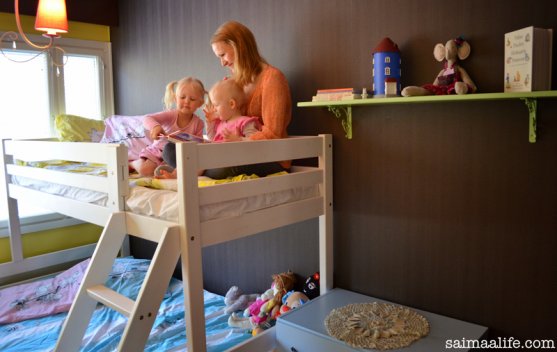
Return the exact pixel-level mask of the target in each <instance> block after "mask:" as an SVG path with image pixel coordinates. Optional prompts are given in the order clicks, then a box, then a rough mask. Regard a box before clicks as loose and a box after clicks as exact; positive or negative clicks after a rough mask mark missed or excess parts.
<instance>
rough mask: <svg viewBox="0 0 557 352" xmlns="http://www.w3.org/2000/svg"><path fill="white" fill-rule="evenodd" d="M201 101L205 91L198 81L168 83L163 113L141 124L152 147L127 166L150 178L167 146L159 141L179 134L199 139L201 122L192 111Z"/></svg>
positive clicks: (185, 79)
mask: <svg viewBox="0 0 557 352" xmlns="http://www.w3.org/2000/svg"><path fill="white" fill-rule="evenodd" d="M204 98H205V88H204V87H203V83H201V81H200V80H198V79H195V78H192V77H185V78H182V79H181V80H179V81H172V82H170V83H169V84H168V85H167V86H166V91H165V95H164V103H165V107H166V109H167V110H165V111H163V112H159V113H156V114H152V115H147V116H146V117H145V120H144V121H143V126H144V127H145V129H146V130H148V131H149V136H150V138H151V140H152V141H153V143H152V144H151V145H149V146H147V147H146V148H145V149H143V150H142V151H141V153H140V154H139V156H140V158H139V159H137V160H134V161H132V162H130V166H131V167H132V168H133V169H135V170H136V171H137V172H138V173H139V174H140V175H141V176H153V174H154V171H155V168H156V167H157V166H159V165H161V164H162V150H163V148H164V146H165V145H166V144H167V143H168V141H167V140H166V139H165V138H161V137H163V136H165V135H168V134H169V133H172V132H176V131H179V130H180V131H184V132H187V133H189V134H193V135H196V136H202V135H203V121H202V120H201V119H200V118H199V117H198V116H197V115H195V111H196V110H197V109H199V108H200V107H201V106H202V105H203V103H204Z"/></svg>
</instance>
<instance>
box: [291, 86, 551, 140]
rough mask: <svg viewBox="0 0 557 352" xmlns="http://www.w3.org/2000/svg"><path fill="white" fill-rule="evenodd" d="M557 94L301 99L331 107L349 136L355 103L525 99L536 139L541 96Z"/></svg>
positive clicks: (304, 104) (530, 132) (310, 104)
mask: <svg viewBox="0 0 557 352" xmlns="http://www.w3.org/2000/svg"><path fill="white" fill-rule="evenodd" d="M544 98H557V91H552V90H551V91H538V92H524V93H474V94H465V95H428V96H422V97H392V98H369V99H354V100H342V101H308V102H299V103H298V107H327V109H328V110H329V111H330V112H332V113H333V114H334V115H335V116H336V117H337V118H338V119H340V120H341V123H342V128H343V129H344V132H345V133H346V138H348V139H352V107H353V106H362V105H387V104H412V103H414V104H416V103H448V102H463V101H482V100H486V101H488V100H515V99H520V100H522V101H524V103H525V104H526V107H527V108H528V118H529V125H528V126H529V130H528V140H529V141H530V143H535V142H536V129H537V126H536V109H537V103H538V99H544Z"/></svg>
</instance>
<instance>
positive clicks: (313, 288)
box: [302, 273, 319, 299]
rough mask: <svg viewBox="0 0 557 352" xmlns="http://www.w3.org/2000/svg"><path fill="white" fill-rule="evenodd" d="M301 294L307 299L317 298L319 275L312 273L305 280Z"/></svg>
mask: <svg viewBox="0 0 557 352" xmlns="http://www.w3.org/2000/svg"><path fill="white" fill-rule="evenodd" d="M302 292H304V293H305V294H306V296H308V297H309V299H314V298H315V297H317V296H319V273H314V274H313V275H311V276H308V277H307V278H306V282H305V283H304V287H303V288H302Z"/></svg>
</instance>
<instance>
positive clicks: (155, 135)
mask: <svg viewBox="0 0 557 352" xmlns="http://www.w3.org/2000/svg"><path fill="white" fill-rule="evenodd" d="M161 134H162V135H164V130H163V129H162V127H161V126H160V125H157V126H155V127H153V128H152V129H151V131H150V132H149V137H151V140H153V141H155V140H157V139H159V137H160V135H161Z"/></svg>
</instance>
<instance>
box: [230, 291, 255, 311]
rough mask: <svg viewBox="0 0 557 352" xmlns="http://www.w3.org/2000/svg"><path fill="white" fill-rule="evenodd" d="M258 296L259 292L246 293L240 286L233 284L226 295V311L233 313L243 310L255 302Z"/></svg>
mask: <svg viewBox="0 0 557 352" xmlns="http://www.w3.org/2000/svg"><path fill="white" fill-rule="evenodd" d="M257 297H259V295H258V294H257V293H253V294H244V293H243V292H242V290H240V288H238V286H232V287H231V288H230V289H229V290H228V292H227V293H226V295H225V296H224V303H225V304H226V308H225V309H224V313H225V314H232V313H233V312H236V311H239V310H241V311H243V310H244V309H246V308H247V307H249V306H250V305H251V304H252V303H253V302H255V300H256V299H257Z"/></svg>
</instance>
